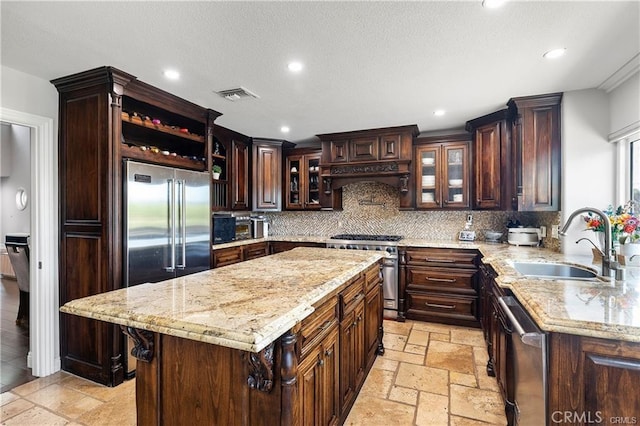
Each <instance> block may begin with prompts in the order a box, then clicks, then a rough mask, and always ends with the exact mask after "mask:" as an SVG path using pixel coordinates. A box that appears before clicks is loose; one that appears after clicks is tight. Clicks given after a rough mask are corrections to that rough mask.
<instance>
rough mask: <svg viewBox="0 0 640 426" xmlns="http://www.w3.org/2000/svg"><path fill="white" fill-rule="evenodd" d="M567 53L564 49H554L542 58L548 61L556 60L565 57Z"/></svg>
mask: <svg viewBox="0 0 640 426" xmlns="http://www.w3.org/2000/svg"><path fill="white" fill-rule="evenodd" d="M566 52H567V49H565V48H564V47H561V48H560V49H552V50H549V51H548V52H545V54H544V55H542V57H543V58H547V59H555V58H559V57H561V56H564V54H565V53H566Z"/></svg>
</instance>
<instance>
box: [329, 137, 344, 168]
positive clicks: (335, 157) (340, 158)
mask: <svg viewBox="0 0 640 426" xmlns="http://www.w3.org/2000/svg"><path fill="white" fill-rule="evenodd" d="M348 147H349V141H347V140H337V141H331V156H330V161H331V162H332V163H346V162H348V161H349V152H348Z"/></svg>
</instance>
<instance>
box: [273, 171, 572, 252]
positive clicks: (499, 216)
mask: <svg viewBox="0 0 640 426" xmlns="http://www.w3.org/2000/svg"><path fill="white" fill-rule="evenodd" d="M342 197H343V203H342V206H343V211H313V212H307V211H284V212H279V213H268V214H267V215H266V216H267V217H268V220H269V222H270V224H271V228H270V233H271V235H274V236H285V235H289V236H291V235H305V236H308V235H313V236H322V237H330V236H331V235H335V234H338V233H358V234H394V235H402V236H404V237H406V238H421V239H430V240H440V241H451V240H457V238H458V233H459V232H460V230H462V229H463V228H464V224H465V222H466V219H467V215H468V214H470V213H471V214H472V215H473V227H472V229H473V230H475V231H476V234H477V238H478V240H480V241H482V240H484V231H490V230H491V231H494V230H495V231H500V232H503V233H504V235H503V237H502V240H503V241H506V236H507V227H506V224H507V222H508V221H509V220H519V221H520V222H521V223H522V224H523V225H524V226H532V227H538V226H541V225H544V226H546V227H547V230H548V232H549V234H550V230H551V225H557V224H559V223H560V217H561V216H560V212H508V211H468V210H464V211H444V210H440V211H401V210H400V209H399V205H400V196H399V192H398V189H397V188H394V187H392V186H389V185H385V184H382V183H378V182H359V183H354V184H350V185H346V186H345V187H344V188H343V193H342ZM368 203H371V205H368ZM543 246H544V247H546V248H550V249H553V250H556V251H559V250H560V243H559V241H558V240H557V239H552V238H544V239H543Z"/></svg>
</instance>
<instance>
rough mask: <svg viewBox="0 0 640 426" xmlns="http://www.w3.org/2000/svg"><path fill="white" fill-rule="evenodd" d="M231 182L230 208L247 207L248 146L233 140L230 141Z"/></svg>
mask: <svg viewBox="0 0 640 426" xmlns="http://www.w3.org/2000/svg"><path fill="white" fill-rule="evenodd" d="M231 161H232V163H231V164H232V167H233V169H232V171H231V173H232V182H231V209H232V210H248V209H249V147H248V146H247V144H245V143H242V142H239V141H236V140H233V141H232V142H231Z"/></svg>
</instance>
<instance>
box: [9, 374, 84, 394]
mask: <svg viewBox="0 0 640 426" xmlns="http://www.w3.org/2000/svg"><path fill="white" fill-rule="evenodd" d="M67 377H73V376H71V374H69V373H65V372H64V371H58V372H57V373H54V374H51V375H50V376H47V377H40V378H39V379H36V380H32V381H30V382H29V383H25V384H24V385H22V386H18V387H17V388H13V389H11V392H13V393H16V394H18V395H20V396H25V395H29V394H30V393H33V392H36V391H38V390H40V389H42V388H45V387H47V386H49V385H51V384H54V383H59V382H60V381H61V380H63V379H65V378H67Z"/></svg>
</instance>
